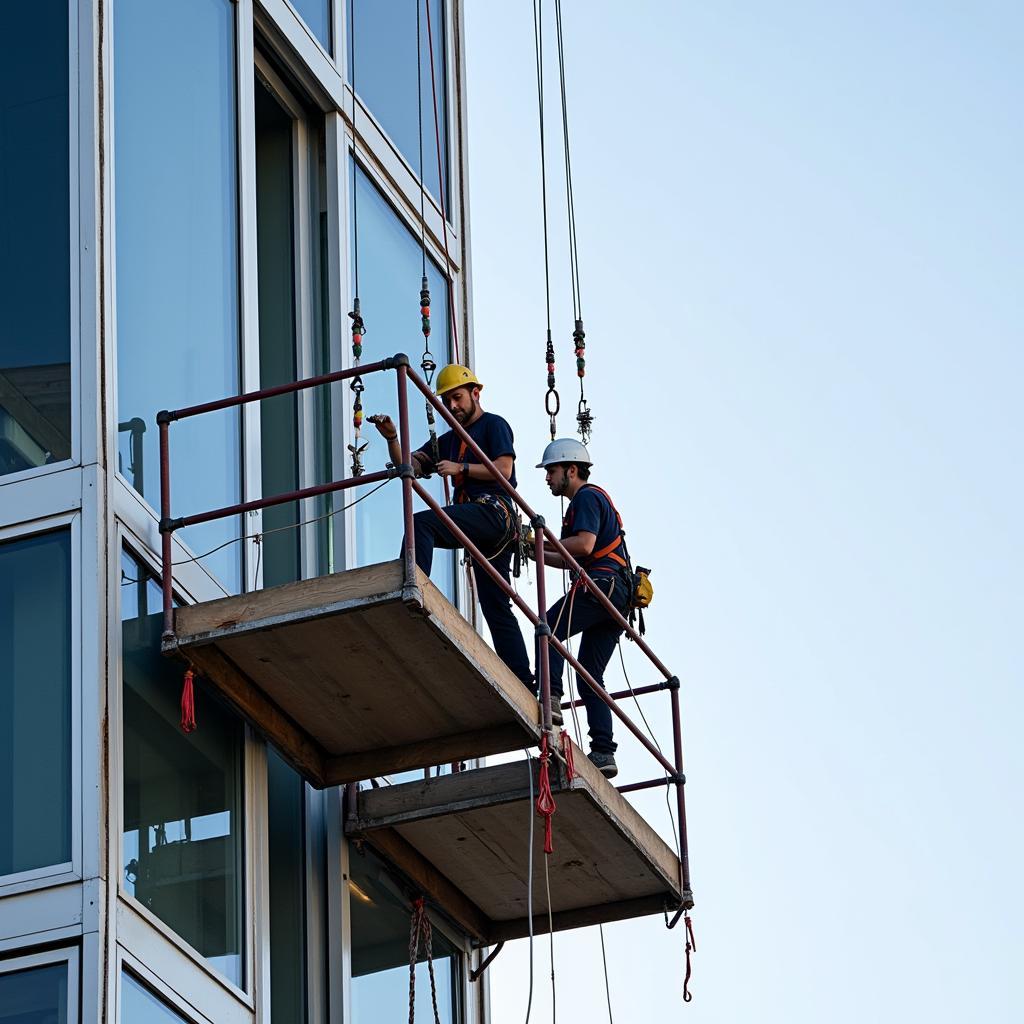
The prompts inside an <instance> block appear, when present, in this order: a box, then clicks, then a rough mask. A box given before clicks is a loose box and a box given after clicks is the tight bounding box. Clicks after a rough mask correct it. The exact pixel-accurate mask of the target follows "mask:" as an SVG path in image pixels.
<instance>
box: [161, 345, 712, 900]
mask: <svg viewBox="0 0 1024 1024" xmlns="http://www.w3.org/2000/svg"><path fill="white" fill-rule="evenodd" d="M390 370H394V371H395V373H396V377H397V384H398V437H399V443H400V445H401V450H402V461H401V463H400V464H399V465H398V466H391V467H389V468H388V469H385V470H380V471H378V472H375V473H364V474H362V475H360V476H352V477H346V478H344V479H342V480H335V481H332V482H330V483H326V484H317V485H315V486H311V487H303V488H300V489H299V490H296V491H289V492H288V493H286V494H277V495H273V496H271V497H267V498H258V499H255V500H253V501H245V502H240V503H238V504H235V505H228V506H225V507H223V508H218V509H214V510H212V511H209V512H201V513H198V514H196V515H190V516H184V517H181V518H177V519H174V518H171V480H170V425H171V423H173V422H175V421H177V420H183V419H188V418H190V417H193V416H201V415H203V414H204V413H209V412H217V411H220V410H222V409H229V408H233V407H235V406H240V405H245V404H247V403H249V402H259V401H262V400H263V399H266V398H273V397H275V396H276V395H286V394H291V393H293V392H296V391H303V390H306V389H308V388H314V387H320V386H322V385H325V384H333V383H336V382H338V381H344V380H349V379H352V378H354V377H357V376H367V375H369V374H371V373H380V372H382V371H390ZM410 382H411V383H412V385H413V387H415V388H416V389H417V390H419V391H420V392H421V393H422V394H423V397H424V398H425V399H426V401H427V402H428V403H429V404H430V405H431V406H432V407H433V408H434V410H435V411H436V412H437V413H438V414H439V415H440V416H441V417H442V418H443V419H444V421H445V422H446V423H447V424H448V425H449V426H450V427H451V429H452V430H453V431H454V432H455V434H456V435H457V436H458V437H459V438H460V440H462V441H464V442H465V444H466V447H467V448H468V449H469V450H470V451H471V452H473V454H474V455H475V456H476V457H477V459H479V460H480V463H481V465H483V466H486V467H487V469H488V470H489V472H490V474H491V476H492V477H493V478H494V480H495V481H496V482H497V483H498V485H499V486H500V487H501V488H502V489H503V490H504V491H505V493H506V494H507V495H508V497H509V498H510V499H511V500H512V502H513V503H514V504H515V506H516V507H517V508H519V509H520V510H521V511H522V513H523V514H524V515H525V516H526V517H527V519H528V520H529V523H530V525H531V526H532V528H533V532H534V558H535V561H536V563H537V566H538V569H537V610H536V611H534V609H533V608H531V607H530V606H529V605H528V604H527V603H526V601H525V600H524V599H523V598H522V597H521V596H520V595H519V593H518V592H517V591H516V590H515V589H514V588H513V587H512V586H511V585H510V584H509V583H507V582H506V581H505V580H504V579H503V578H502V576H501V574H500V573H499V572H498V570H497V569H495V568H494V566H493V565H492V564H491V563H490V562H489V561H488V560H487V558H486V556H485V555H484V554H483V553H482V552H481V551H480V549H479V548H478V547H477V545H476V544H474V543H473V542H472V541H471V540H470V539H469V537H467V536H466V534H465V533H464V532H463V531H462V530H461V529H460V528H459V527H458V526H457V525H456V524H455V522H454V521H453V520H452V519H451V517H450V516H449V515H448V514H447V513H446V512H445V510H444V508H443V507H442V506H441V505H440V504H439V503H438V501H437V500H436V499H435V498H434V497H433V495H432V494H430V492H429V491H428V490H427V489H426V488H425V487H424V486H423V485H422V484H421V483H420V482H419V481H418V480H417V479H416V476H415V472H414V470H413V465H412V447H411V443H410V434H409V396H408V388H409V384H410ZM156 421H157V426H158V429H159V439H160V534H161V556H162V567H161V584H162V590H163V637H162V639H163V642H164V643H173V642H174V639H175V634H174V607H173V579H172V574H173V567H172V555H171V540H172V536H173V534H174V532H175V531H177V530H180V529H184V528H185V527H188V526H195V525H196V524H198V523H206V522H210V521H211V520H215V519H225V518H228V517H230V516H234V515H240V514H241V513H243V512H251V511H255V510H257V509H264V508H270V507H272V506H274V505H283V504H285V503H287V502H293V501H301V500H302V499H304V498H312V497H316V496H317V495H321V494H331V493H333V492H335V491H343V490H347V489H349V488H352V487H360V486H363V485H365V484H372V483H377V482H378V481H386V480H390V479H400V480H401V481H402V514H403V520H404V528H405V537H404V540H403V543H402V565H403V591H405V592H408V593H409V594H410V596H413V595H415V594H416V593H417V592H418V589H419V588H418V585H417V580H416V549H415V536H414V530H413V494H414V493H415V494H416V495H418V496H419V497H420V498H421V499H422V501H423V502H424V503H425V504H426V505H427V507H428V508H430V509H432V510H433V511H434V512H435V514H436V515H437V516H438V517H439V518H440V519H441V521H442V522H443V523H444V525H445V526H446V527H447V528H448V530H449V531H450V532H451V533H452V535H453V536H454V537H455V538H456V540H458V542H459V543H460V544H461V545H462V546H463V547H464V548H465V549H466V550H467V551H468V552H469V554H470V555H471V556H472V557H473V558H474V559H475V560H476V563H477V565H479V566H480V567H481V569H483V570H484V571H485V572H487V573H488V575H489V576H490V577H491V579H492V580H494V582H495V584H496V585H497V586H498V587H499V588H500V589H501V590H502V591H503V592H504V593H505V594H506V595H507V596H508V597H509V599H510V600H511V601H512V602H513V603H514V604H515V606H516V607H517V608H518V609H519V610H520V611H521V612H522V613H523V615H525V616H526V618H527V619H528V620H529V621H530V623H531V624H532V625H533V627H534V635H535V636H536V639H537V674H538V677H539V684H540V686H539V689H540V706H541V722H542V726H543V729H544V732H545V733H548V734H549V735H551V736H553V735H554V733H553V727H552V720H551V672H550V661H549V657H550V649H551V648H554V650H555V651H556V652H557V653H558V654H560V655H561V656H562V658H564V659H565V661H566V662H567V663H568V664H569V665H571V666H572V667H573V669H574V670H575V671H576V674H577V676H578V677H579V678H580V679H582V680H583V682H584V683H586V685H587V686H589V687H590V688H591V690H593V692H594V693H596V694H597V696H598V697H599V698H600V699H601V700H602V701H603V702H604V703H605V704H606V705H608V708H609V709H610V710H611V712H612V714H614V715H615V716H616V717H617V718H618V719H619V721H621V722H622V724H623V725H624V726H625V727H626V728H627V729H628V730H629V731H630V732H631V733H632V734H633V735H634V736H635V737H636V738H637V740H638V741H639V742H640V744H641V745H642V746H643V747H644V748H645V749H646V750H647V752H648V753H649V754H650V755H651V756H652V757H653V758H654V759H655V761H657V762H658V764H659V765H661V767H662V768H663V769H664V770H665V773H666V774H665V775H664V776H663V777H658V778H653V779H648V780H646V781H644V782H637V783H632V784H630V785H626V786H620V787H619V792H622V793H628V792H635V791H637V790H643V789H653V788H655V787H657V786H664V785H674V786H675V788H676V805H677V810H678V819H679V855H680V866H681V870H682V879H681V881H682V890H683V892H682V897H683V901H682V902H683V905H682V907H681V908H680V909H681V910H683V909H689V907H690V906H692V904H693V896H692V893H691V889H690V867H689V854H688V846H687V837H686V798H685V792H684V786H685V783H686V779H685V776H684V775H683V741H682V725H681V717H680V710H679V679H678V677H677V676H675V675H674V674H673V673H672V672H670V671H669V669H668V668H666V666H665V665H664V663H663V662H662V661H661V660H660V659H659V658H658V656H657V655H656V654H655V653H654V651H652V650H651V648H650V646H649V645H648V644H647V642H646V641H645V640H644V639H643V637H641V636H640V634H639V633H637V631H636V630H635V629H634V628H633V627H632V626H631V625H630V623H629V621H628V620H627V619H626V618H625V616H623V614H622V613H621V612H620V611H619V610H618V609H617V608H616V607H615V605H613V604H612V602H611V601H609V600H608V598H607V597H606V596H605V594H604V593H603V592H602V591H601V589H600V588H599V587H598V585H597V584H596V583H595V582H594V580H593V579H591V578H590V576H589V575H588V574H587V573H586V571H585V570H584V569H583V567H582V566H581V565H580V564H579V563H578V562H577V561H576V559H575V558H573V556H572V555H570V554H569V552H568V551H567V550H566V548H565V546H564V545H563V544H562V542H561V540H560V539H559V538H558V537H556V536H555V535H554V533H552V532H551V530H550V529H549V528H548V526H547V524H546V523H545V521H544V517H543V516H541V515H538V514H537V513H536V512H535V511H534V510H533V509H532V508H531V507H530V505H529V504H527V502H526V501H525V499H524V498H523V497H522V496H521V495H520V494H519V492H518V491H516V489H515V488H514V487H513V486H512V485H511V484H510V483H509V481H508V480H507V479H506V477H505V476H504V475H503V474H502V473H501V472H500V471H499V470H498V468H497V467H496V466H495V465H494V463H493V462H492V461H491V460H490V459H489V458H488V457H487V455H486V454H485V453H484V452H483V451H482V450H481V449H480V446H479V445H478V444H477V443H476V441H474V440H473V438H472V437H471V436H470V435H469V433H468V432H467V431H466V429H465V428H464V427H463V426H462V424H461V423H459V422H458V420H456V419H455V417H454V416H453V415H452V414H451V413H450V412H449V411H448V409H447V408H446V407H445V406H444V404H443V403H442V402H441V401H439V400H438V398H437V397H436V396H435V395H434V393H433V392H432V391H431V389H430V387H429V385H428V384H427V383H426V381H424V380H423V378H422V377H420V375H419V374H417V373H416V371H415V370H413V369H412V367H411V366H410V365H409V357H408V356H406V355H404V354H403V353H399V354H397V355H395V356H393V357H391V358H390V359H382V360H380V361H378V362H375V363H367V364H364V365H362V366H359V367H354V368H352V369H348V370H338V371H335V372H334V373H327V374H322V375H321V376H318V377H308V378H306V379H304V380H299V381H294V382H292V383H289V384H281V385H278V386H277V387H271V388H263V389H261V390H259V391H250V392H248V393H246V394H243V395H235V396H232V397H230V398H223V399H219V400H217V401H214V402H206V403H204V404H202V405H193V406H189V407H187V408H184V409H175V410H165V411H163V412H160V413H158V414H157V418H156ZM547 548H550V549H552V550H554V551H556V552H557V553H558V554H559V555H561V557H562V559H563V561H564V563H565V566H566V568H568V569H570V570H571V571H572V572H573V573H574V574H576V575H577V577H578V580H579V585H581V586H583V587H585V588H586V589H587V590H588V591H589V592H590V594H591V596H592V597H593V598H594V599H595V600H596V601H597V602H598V603H599V604H600V605H601V606H602V607H603V608H604V610H605V611H606V612H607V613H608V616H609V617H610V618H611V619H612V620H613V621H615V622H616V623H618V625H619V626H621V627H622V629H623V631H624V632H625V633H626V634H627V635H628V636H629V638H630V640H632V641H633V642H634V643H635V644H636V646H637V647H638V648H639V649H640V650H641V651H642V652H643V653H644V654H645V655H646V657H647V658H648V660H649V661H650V662H651V664H652V665H653V666H654V667H655V668H656V669H657V671H658V672H660V673H661V675H662V676H663V681H662V682H659V683H655V684H653V685H650V686H644V687H638V688H637V689H630V690H627V691H623V692H621V693H615V694H609V693H608V692H607V691H606V690H605V689H604V687H602V686H601V685H599V684H598V683H597V681H596V680H595V679H594V678H593V676H592V675H591V674H590V673H589V672H588V671H587V670H586V669H585V668H583V666H582V665H581V664H580V663H579V661H578V659H577V658H576V657H575V656H574V655H573V654H572V652H571V651H569V649H568V648H567V647H566V645H565V644H564V643H563V642H562V641H560V640H558V639H557V638H556V637H555V636H553V635H552V633H551V629H550V627H549V626H548V622H547V592H546V587H545V579H544V569H543V567H544V552H545V550H546V549H547ZM658 690H667V691H668V693H669V699H670V701H671V709H672V737H673V747H674V748H673V755H674V756H673V758H672V759H671V760H670V759H669V758H667V757H666V756H665V755H664V753H662V751H661V749H660V748H659V747H658V746H657V744H656V743H655V742H653V741H652V740H651V739H649V738H648V737H647V735H645V733H644V732H643V731H642V730H641V729H640V728H639V727H638V726H637V725H636V723H635V722H633V721H632V719H631V718H630V717H629V716H628V715H627V714H626V713H625V712H624V711H623V710H622V709H621V708H620V707H619V705H618V703H617V698H621V697H627V696H628V697H638V696H640V695H641V694H645V693H652V692H656V691H658ZM580 703H582V702H581V701H570V702H569V704H568V705H567V706H578V705H579V704H580Z"/></svg>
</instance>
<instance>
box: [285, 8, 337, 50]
mask: <svg viewBox="0 0 1024 1024" xmlns="http://www.w3.org/2000/svg"><path fill="white" fill-rule="evenodd" d="M291 5H292V7H294V8H295V10H296V11H298V12H299V17H300V18H302V20H303V21H304V22H305V23H306V24H307V25H308V26H309V30H310V31H311V32H312V33H313V35H315V36H316V37H317V39H319V40H320V42H321V44H322V45H323V48H324V49H325V50H326V51H327V52H328V53H333V52H334V51H333V48H332V46H331V0H291Z"/></svg>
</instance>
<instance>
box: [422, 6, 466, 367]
mask: <svg viewBox="0 0 1024 1024" xmlns="http://www.w3.org/2000/svg"><path fill="white" fill-rule="evenodd" d="M423 6H424V7H425V8H426V11H427V47H428V49H429V50H430V94H431V96H432V97H433V100H434V142H435V144H436V146H437V191H438V192H439V193H440V195H439V196H438V199H439V200H440V203H441V232H442V234H443V236H444V265H445V270H446V272H447V274H448V310H449V317H450V319H451V323H452V351H453V352H454V353H455V362H456V363H457V362H458V361H459V328H458V322H457V321H456V319H455V282H454V281H453V280H452V258H451V256H449V255H448V212H447V210H446V209H445V202H444V171H443V169H442V164H441V123H440V121H439V120H438V116H437V79H436V77H435V74H434V33H433V29H432V28H431V24H430V0H423Z"/></svg>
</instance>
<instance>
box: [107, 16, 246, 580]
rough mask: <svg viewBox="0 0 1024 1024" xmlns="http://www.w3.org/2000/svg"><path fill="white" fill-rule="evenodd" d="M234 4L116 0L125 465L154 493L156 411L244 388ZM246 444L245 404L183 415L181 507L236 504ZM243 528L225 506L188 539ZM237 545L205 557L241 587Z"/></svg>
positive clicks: (121, 455) (209, 541)
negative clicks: (242, 427)
mask: <svg viewBox="0 0 1024 1024" xmlns="http://www.w3.org/2000/svg"><path fill="white" fill-rule="evenodd" d="M234 12H235V5H234V4H232V3H231V2H230V0H176V2H175V3H173V4H159V3H152V2H151V0H117V3H115V4H114V157H115V172H114V184H115V212H116V219H115V223H116V255H117V267H116V270H117V280H116V285H115V293H116V297H117V309H116V313H117V381H118V387H117V391H118V396H117V400H118V420H119V425H118V460H119V465H118V468H119V470H120V472H121V473H122V475H124V476H125V477H126V478H127V479H128V481H129V482H130V483H131V484H132V486H134V487H135V489H136V490H137V491H139V493H140V494H143V495H144V496H145V498H146V500H147V501H148V502H149V503H150V505H152V506H154V507H158V502H159V488H160V473H159V465H158V439H157V430H156V423H155V417H156V414H157V412H158V411H159V410H161V409H175V408H181V407H183V406H187V405H192V404H194V403H197V402H205V401H208V400H211V399H215V398H222V397H224V396H226V395H233V394H237V393H238V391H239V362H238V294H239V293H238V238H237V235H238V224H237V219H238V218H237V206H238V198H237V191H238V189H237V180H236V179H237V168H236V158H235V135H236V130H235V129H236V117H235V106H236V98H235V74H234V72H235V22H234V18H235V14H234ZM154 40H159V45H157V46H154V45H153V41H154ZM135 421H142V423H144V424H145V428H146V429H145V430H144V431H143V430H141V429H139V428H138V426H137V424H136V426H135V427H134V428H133V427H132V426H131V425H132V423H133V422H135ZM239 454H240V436H239V415H238V411H237V410H228V411H224V412H218V413H213V414H210V415H207V416H201V417H198V418H197V419H190V420H184V421H182V422H180V423H176V424H174V425H173V426H172V427H171V486H172V493H173V496H174V497H173V503H172V512H173V514H174V515H188V514H191V513H194V512H200V511H205V510H207V509H212V508H218V507H221V506H224V505H232V504H235V503H236V502H237V501H238V500H239V490H240V468H239ZM237 533H238V521H237V520H236V519H228V520H218V521H216V522H213V523H207V524H204V525H202V526H197V527H192V528H190V529H189V530H186V531H184V533H183V534H182V539H183V540H184V542H185V543H187V544H189V545H190V546H191V547H192V549H193V550H194V551H196V552H197V553H198V552H202V551H207V550H209V549H210V548H212V547H215V546H216V545H217V544H220V543H221V542H222V541H224V540H227V539H228V538H229V537H232V536H237ZM239 547H240V545H237V544H232V545H229V546H228V547H226V548H225V549H223V550H222V551H219V552H217V553H216V554H215V555H212V556H211V557H209V558H207V559H206V560H205V562H204V564H206V565H207V567H208V568H210V570H211V571H212V572H214V573H215V574H216V575H217V576H218V577H219V578H220V579H221V581H222V582H223V583H224V584H225V586H227V587H228V588H229V589H238V586H239V558H240V554H239Z"/></svg>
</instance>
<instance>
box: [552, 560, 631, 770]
mask: <svg viewBox="0 0 1024 1024" xmlns="http://www.w3.org/2000/svg"><path fill="white" fill-rule="evenodd" d="M595 582H596V583H597V584H598V586H599V587H600V588H601V590H602V591H604V593H605V596H606V597H608V599H609V600H610V601H611V602H612V604H613V605H615V607H616V608H618V610H619V611H620V612H621V611H622V610H623V608H625V606H626V602H627V600H628V597H629V594H628V592H627V590H626V584H625V581H623V580H621V579H619V578H618V577H612V578H608V577H601V576H599V577H597V578H596V579H595ZM548 625H549V626H550V627H551V632H552V634H553V635H554V636H556V637H557V638H558V639H559V640H561V641H563V642H564V641H565V639H566V637H569V636H576V634H577V633H582V634H583V636H582V638H581V639H580V646H579V650H578V651H577V652H576V657H577V659H578V660H579V663H580V664H581V665H582V666H583V667H584V668H585V669H586V670H587V671H588V672H589V673H590V674H591V675H592V676H593V677H594V681H595V682H597V683H599V684H600V685H601V686H602V687H603V686H604V670H605V669H606V668H607V667H608V662H609V661H611V657H612V655H613V654H614V653H615V645H616V644H617V643H618V641H619V637H620V636H621V635H622V627H621V626H620V625H619V624H618V623H617V622H615V621H614V620H613V619H612V617H611V616H610V615H609V614H608V612H607V610H606V609H605V608H604V606H603V605H601V604H599V603H598V601H597V598H596V597H593V596H592V595H591V594H590V592H589V591H588V590H587V589H586V588H585V587H584V586H583V585H582V584H580V585H579V586H578V587H577V588H576V591H575V597H573V592H572V591H571V590H570V591H569V593H568V594H567V595H566V596H565V597H563V598H561V599H560V600H559V601H558V602H557V603H555V604H553V605H552V606H551V608H550V609H549V610H548ZM548 650H549V651H550V662H549V663H550V665H551V700H552V703H554V701H555V698H556V697H557V698H561V696H562V672H563V669H564V667H565V659H564V658H563V657H562V656H561V655H560V654H558V653H557V652H556V651H555V649H554V648H553V647H550V646H549V648H548ZM537 678H538V679H539V678H540V674H539V673H538V676H537ZM538 686H539V683H538ZM576 689H577V690H578V691H579V694H580V697H581V698H582V700H583V704H584V706H585V707H586V709H587V725H588V726H589V732H590V747H591V749H592V750H594V751H597V752H599V753H602V754H614V753H615V751H616V749H617V744H616V743H615V741H614V740H613V739H612V713H611V711H610V709H609V708H608V705H607V704H605V702H604V701H603V700H601V698H600V697H598V695H597V694H596V693H594V691H593V690H592V689H591V688H590V687H589V686H588V685H587V684H586V683H585V682H584V681H583V680H582V679H579V678H577V679H576Z"/></svg>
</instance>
